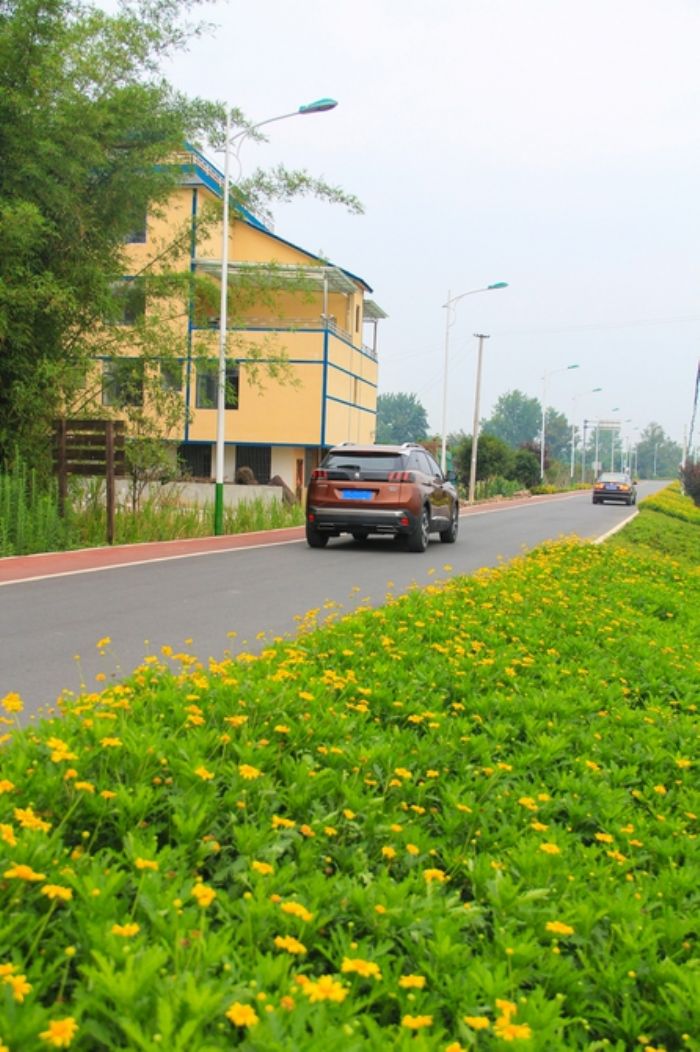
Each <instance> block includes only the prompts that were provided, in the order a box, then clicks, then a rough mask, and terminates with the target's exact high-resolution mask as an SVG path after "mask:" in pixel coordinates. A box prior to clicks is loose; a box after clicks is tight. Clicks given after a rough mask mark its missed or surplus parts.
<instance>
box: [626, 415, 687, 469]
mask: <svg viewBox="0 0 700 1052" xmlns="http://www.w3.org/2000/svg"><path fill="white" fill-rule="evenodd" d="M682 459H683V451H682V449H681V447H680V446H679V445H678V443H677V442H673V441H672V439H670V438H669V437H668V435H667V434H666V432H665V431H664V429H663V428H662V427H661V425H660V424H656V423H653V422H652V423H651V424H648V425H647V426H646V427H645V428H644V430H643V431H642V432H641V433H640V435H639V441H638V442H637V443H636V456H635V464H634V467H635V469H636V471H635V474H636V475H637V476H638V477H639V478H644V479H651V478H662V479H663V478H676V476H677V474H678V467H679V465H680V463H681V461H682Z"/></svg>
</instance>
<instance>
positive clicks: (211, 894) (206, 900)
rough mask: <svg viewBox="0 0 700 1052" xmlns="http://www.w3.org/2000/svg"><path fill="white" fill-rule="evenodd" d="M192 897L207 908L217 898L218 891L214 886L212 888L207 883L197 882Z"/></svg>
mask: <svg viewBox="0 0 700 1052" xmlns="http://www.w3.org/2000/svg"><path fill="white" fill-rule="evenodd" d="M192 897H193V898H195V899H196V900H197V903H198V904H199V905H200V906H201V907H202V909H206V908H207V906H211V904H212V902H213V901H214V899H215V898H216V892H215V891H214V888H210V887H209V886H208V885H207V884H195V886H194V887H193V888H192Z"/></svg>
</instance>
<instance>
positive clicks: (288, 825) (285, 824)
mask: <svg viewBox="0 0 700 1052" xmlns="http://www.w3.org/2000/svg"><path fill="white" fill-rule="evenodd" d="M295 826H296V822H293V821H292V820H291V818H283V817H282V816H281V815H273V816H272V828H273V829H294V827H295Z"/></svg>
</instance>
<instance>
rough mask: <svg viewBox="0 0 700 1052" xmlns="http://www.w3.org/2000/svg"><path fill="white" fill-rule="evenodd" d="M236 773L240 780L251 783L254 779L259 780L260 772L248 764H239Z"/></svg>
mask: <svg viewBox="0 0 700 1052" xmlns="http://www.w3.org/2000/svg"><path fill="white" fill-rule="evenodd" d="M238 773H239V774H240V776H241V778H245V779H246V781H249V782H252V781H253V780H254V779H255V778H259V777H260V776H261V774H262V771H259V770H258V768H257V767H251V765H250V764H249V763H240V764H239V765H238Z"/></svg>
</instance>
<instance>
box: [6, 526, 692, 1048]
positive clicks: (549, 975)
mask: <svg viewBox="0 0 700 1052" xmlns="http://www.w3.org/2000/svg"><path fill="white" fill-rule="evenodd" d="M641 517H642V516H640V518H641ZM678 526H679V528H682V529H686V530H695V529H696V527H695V526H692V525H690V524H688V525H685V526H683V524H682V523H680V521H679V522H678ZM680 563H682V557H681V560H680ZM680 563H679V560H678V559H668V558H664V557H662V556H659V555H653V554H649V552H648V551H647V550H646V549H642V550H641V551H636V550H635V546H634V545H633V544H631V545H628V546H627V547H625V548H622V547H620V548H617V547H613V546H598V547H596V546H593V545H584V544H576V543H573V542H567V543H558V544H549V545H546V546H544V547H542V548H540V549H538V550H536V551H534V552H532V553H531V554H529V555H528V556H526V557H523V558H520V559H518V560H515V561H514V562H513V563H511V564H509V565H507V566H503V567H500V568H498V569H494V570H489V571H482V572H480V573H479V574H477V575H476V576H475V577H472V578H456V579H454V580H451V581H443V582H437V583H436V584H434V585H433V586H431V587H430V588H429V589H427V590H426V591H418V590H413V591H411V592H409V593H408V594H407V595H405V596H403V597H398V598H396V597H391V596H390V597H389V598H388V603H387V605H386V606H385V607H383V608H381V609H377V610H367V609H366V610H363V611H359V612H357V613H356V614H354V615H352V616H350V617H347V618H344V619H343V620H341V621H339V622H338V623H337V624H335V625H332V626H330V627H325V628H322V629H320V630H318V631H313V629H314V628H316V627H317V622H316V620H315V615H312V616H311V617H310V618H308V619H307V621H306V622H305V623H304V624H303V625H302V631H301V634H300V636H299V637H298V638H297V639H294V640H289V641H287V642H283V643H280V644H277V645H275V646H273V647H270V648H268V649H267V650H266V651H265V652H264V653H263V654H262V655H261V656H259V657H257V658H255V657H253V656H252V655H241V656H239V657H238V658H237V659H236V658H233V657H232V658H230V659H228V660H224V661H216V662H214V661H212V662H210V664H209V666H208V667H205V666H203V665H201V664H200V663H199V662H198V660H197V659H196V657H194V656H193V655H192V654H189V653H182V652H178V653H176V652H174V651H173V650H172V649H171V648H169V647H166V648H164V650H163V653H162V654H160V655H152V656H151V657H149V658H148V659H147V660H146V662H145V663H144V665H143V667H142V668H141V669H140V670H139V671H138V672H137V673H136V674H135V675H134V677H133V678H132V679H131V680H129V681H128V682H127V683H124V684H116V685H113V686H111V687H110V688H108V689H107V690H105V691H104V693H102V694H92V695H88V696H85V697H82V698H80V699H75V700H74V701H72V702H70V701H66V702H65V704H64V705H63V706H62V708H63V710H64V712H65V715H64V716H63V717H62V718H61V719H60V720H55V721H53V722H50V721H47V722H43V723H40V724H38V725H34V726H32V727H31V728H30V729H28V730H27V731H16V732H15V733H14V734H13V735H12V742H11V743H9V744H7V745H6V746H5V749H4V754H3V772H2V781H1V782H0V785H1V787H2V791H1V794H0V822H1V823H2V824H1V825H0V832H1V835H0V852H1V855H2V858H1V860H0V865H1V872H2V873H3V875H4V880H3V882H2V883H1V884H0V907H1V909H2V914H1V915H2V917H3V927H2V934H1V935H0V965H1V966H2V972H0V992H1V993H2V996H3V998H4V1002H3V1003H4V1014H3V1016H2V1031H1V1032H0V1036H1V1038H2V1041H3V1042H4V1043H5V1044H6V1045H7V1046H8V1047H9V1048H10V1050H11V1052H15V1049H22V1052H38V1050H39V1049H44V1048H46V1047H47V1040H48V1039H47V1038H46V1037H44V1038H43V1039H42V1038H41V1037H40V1036H39V1035H42V1034H43V1035H46V1034H50V1033H51V1028H53V1030H54V1033H56V1034H59V1033H60V1029H59V1027H63V1030H64V1033H68V1034H69V1038H68V1040H67V1041H66V1043H65V1045H64V1046H63V1047H68V1046H69V1045H70V1047H71V1049H72V1050H73V1052H93V1050H95V1049H98V1048H103V1049H117V1048H125V1047H129V1048H134V1049H136V1048H139V1049H155V1048H160V1047H163V1048H168V1049H170V1050H172V1052H184V1050H187V1052H204V1050H208V1052H214V1050H216V1049H226V1048H230V1047H232V1044H233V1045H238V1046H240V1047H245V1048H248V1049H251V1050H252V1049H260V1050H262V1049H273V1048H275V1049H287V1048H303V1049H308V1050H312V1052H314V1050H319V1052H320V1050H321V1049H328V1048H331V1049H333V1048H343V1049H350V1050H355V1052H360V1050H362V1049H368V1048H392V1049H397V1050H398V1052H413V1050H416V1052H417V1050H418V1049H421V1050H423V1052H444V1050H445V1049H446V1047H450V1048H451V1049H453V1050H455V1049H457V1048H472V1047H476V1043H477V1041H478V1043H479V1047H481V1046H482V1040H485V1041H486V1044H485V1045H483V1047H488V1048H500V1047H501V1045H503V1047H506V1044H505V1043H507V1047H511V1043H513V1044H514V1045H516V1046H518V1045H522V1047H526V1048H528V1049H532V1050H534V1052H551V1050H552V1049H554V1048H556V1049H562V1050H564V1049H572V1050H573V1049H581V1050H583V1049H586V1050H592V1049H598V1048H602V1047H607V1048H615V1049H617V1050H618V1052H622V1050H623V1049H630V1048H636V1047H641V1045H640V1039H641V1044H644V1045H645V1046H649V1047H652V1048H656V1049H658V1048H662V1047H665V1048H667V1049H671V1048H680V1047H685V1048H689V1049H690V1050H691V1052H692V1050H693V1049H696V1050H697V1048H698V1040H697V1037H696V1036H695V1035H697V1034H698V1026H699V1025H700V997H699V996H698V988H697V946H696V934H697V915H698V907H699V901H698V886H699V884H700V880H699V879H698V877H699V875H698V846H697V845H698V840H697V815H698V813H699V811H700V800H699V799H698V787H697V778H696V775H695V773H694V765H695V764H696V762H697V760H696V759H693V757H694V756H697V705H698V701H699V700H700V674H699V673H700V670H698V666H697V663H696V662H694V660H693V659H694V656H695V655H693V654H692V653H689V644H690V642H691V641H692V640H695V639H697V638H698V634H699V633H700V577H699V576H698V573H697V567H696V565H693V564H692V563H690V562H688V563H686V564H684V565H685V566H686V568H687V572H686V573H684V574H681V573H679V565H680ZM611 611H614V617H611ZM97 645H98V647H99V649H100V652H101V653H103V654H104V656H105V660H106V661H109V660H110V641H109V640H108V639H102V640H100V641H99V642H98V644H97ZM2 706H3V707H4V709H5V713H6V719H7V720H9V721H12V719H14V718H15V717H16V716H17V714H18V711H19V709H20V708H21V702H20V699H18V698H17V696H16V695H12V694H10V695H7V696H6V697H5V698H4V699H3V701H2ZM69 1021H72V1022H69ZM480 1030H483V1034H481V1035H480V1033H479V1031H480ZM685 1035H688V1036H687V1037H686V1036H685ZM54 1044H56V1045H57V1042H54Z"/></svg>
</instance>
